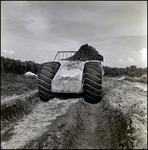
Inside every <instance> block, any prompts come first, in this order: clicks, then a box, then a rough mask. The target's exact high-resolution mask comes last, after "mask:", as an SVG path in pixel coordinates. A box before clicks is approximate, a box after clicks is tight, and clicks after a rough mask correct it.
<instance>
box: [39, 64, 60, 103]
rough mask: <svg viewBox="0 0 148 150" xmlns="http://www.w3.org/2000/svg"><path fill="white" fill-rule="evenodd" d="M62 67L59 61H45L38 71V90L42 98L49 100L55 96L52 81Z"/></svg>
mask: <svg viewBox="0 0 148 150" xmlns="http://www.w3.org/2000/svg"><path fill="white" fill-rule="evenodd" d="M59 67H60V63H58V62H48V63H44V64H43V66H42V67H41V69H40V71H39V73H38V92H39V96H40V99H41V100H43V101H48V100H49V99H51V98H53V97H54V95H55V94H54V93H52V91H51V81H52V79H53V78H54V76H55V74H56V72H57V71H58V69H59Z"/></svg>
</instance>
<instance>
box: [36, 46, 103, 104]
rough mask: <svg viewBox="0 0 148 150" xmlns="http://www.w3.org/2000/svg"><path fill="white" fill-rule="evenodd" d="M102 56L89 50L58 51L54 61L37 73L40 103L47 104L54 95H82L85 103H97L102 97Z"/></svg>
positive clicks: (91, 49) (90, 48) (88, 47)
mask: <svg viewBox="0 0 148 150" xmlns="http://www.w3.org/2000/svg"><path fill="white" fill-rule="evenodd" d="M102 62H103V56H102V55H100V54H99V53H98V52H97V51H96V49H95V48H93V47H92V46H88V44H86V45H82V46H81V47H80V49H79V50H78V51H59V52H58V53H57V54H56V56H55V58H54V61H51V62H46V63H44V64H42V67H41V69H40V71H39V73H38V93H39V96H40V99H41V100H43V101H48V100H49V99H52V98H53V97H54V95H55V93H72V94H80V93H83V96H84V99H85V101H89V102H99V101H100V100H101V96H102V76H103V74H104V71H103V65H102Z"/></svg>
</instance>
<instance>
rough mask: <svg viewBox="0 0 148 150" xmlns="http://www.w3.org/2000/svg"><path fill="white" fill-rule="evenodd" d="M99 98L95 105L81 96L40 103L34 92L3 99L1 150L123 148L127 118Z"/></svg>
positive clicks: (129, 145)
mask: <svg viewBox="0 0 148 150" xmlns="http://www.w3.org/2000/svg"><path fill="white" fill-rule="evenodd" d="M106 92H108V89H107V88H106V89H105V90H104V91H103V95H104V96H103V99H102V101H101V102H99V103H97V104H90V103H88V102H85V101H84V99H83V98H82V97H77V98H73V97H71V98H69V99H65V100H64V99H60V98H57V97H55V98H54V99H52V100H50V101H48V102H42V101H40V99H39V97H38V94H37V90H35V91H32V92H29V93H26V94H23V95H19V96H15V97H11V98H9V97H7V98H5V99H4V100H3V101H2V104H1V148H2V149H28V148H29V149H31V148H32V149H74V148H75V149H82V148H86V149H92V148H94V149H123V148H127V149H130V148H133V143H132V142H131V141H130V139H128V138H127V132H128V131H127V128H130V125H131V124H130V123H131V122H130V120H129V118H126V117H124V115H123V113H122V112H121V110H120V109H114V108H113V107H112V106H111V105H110V104H109V102H108V101H107V100H106V97H105V94H106Z"/></svg>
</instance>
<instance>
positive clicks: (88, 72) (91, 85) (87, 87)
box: [83, 62, 102, 103]
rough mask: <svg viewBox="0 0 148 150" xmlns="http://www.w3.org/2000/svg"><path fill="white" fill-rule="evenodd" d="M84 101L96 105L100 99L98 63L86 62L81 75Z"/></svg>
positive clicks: (100, 84)
mask: <svg viewBox="0 0 148 150" xmlns="http://www.w3.org/2000/svg"><path fill="white" fill-rule="evenodd" d="M83 79H84V80H83V85H84V86H83V90H84V99H85V101H87V102H90V103H98V102H99V101H101V97H102V69H101V64H100V63H99V62H87V63H86V64H85V67H84V73H83Z"/></svg>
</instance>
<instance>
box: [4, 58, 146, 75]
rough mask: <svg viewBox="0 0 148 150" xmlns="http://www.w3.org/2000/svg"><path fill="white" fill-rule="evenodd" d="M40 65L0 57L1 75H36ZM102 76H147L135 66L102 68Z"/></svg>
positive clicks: (144, 70) (142, 69)
mask: <svg viewBox="0 0 148 150" xmlns="http://www.w3.org/2000/svg"><path fill="white" fill-rule="evenodd" d="M41 66H42V64H38V63H35V62H33V61H25V62H22V61H20V60H14V59H10V58H5V57H3V56H1V73H15V74H24V73H26V72H28V71H31V72H32V73H35V74H37V73H38V71H39V70H40V68H41ZM103 68H104V76H107V77H119V76H130V77H140V76H142V75H144V74H147V67H146V68H137V67H136V66H135V65H132V66H130V67H126V68H117V67H108V66H104V67H103Z"/></svg>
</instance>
